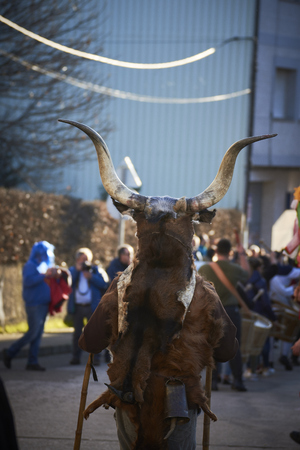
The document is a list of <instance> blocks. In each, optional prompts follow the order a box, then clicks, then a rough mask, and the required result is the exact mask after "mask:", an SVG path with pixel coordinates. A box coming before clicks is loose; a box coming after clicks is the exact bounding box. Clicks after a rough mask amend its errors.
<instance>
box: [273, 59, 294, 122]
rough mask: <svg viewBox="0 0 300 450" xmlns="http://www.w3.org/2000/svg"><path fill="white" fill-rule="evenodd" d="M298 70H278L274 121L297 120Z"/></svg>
mask: <svg viewBox="0 0 300 450" xmlns="http://www.w3.org/2000/svg"><path fill="white" fill-rule="evenodd" d="M295 96H296V70H293V69H283V68H279V67H278V68H277V69H276V75H275V89H274V105H273V118H274V119H285V120H294V119H295Z"/></svg>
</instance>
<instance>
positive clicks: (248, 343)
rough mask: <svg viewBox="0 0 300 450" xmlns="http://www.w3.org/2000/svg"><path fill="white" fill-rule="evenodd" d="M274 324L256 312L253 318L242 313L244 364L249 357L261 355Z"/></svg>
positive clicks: (252, 315) (252, 314)
mask: <svg viewBox="0 0 300 450" xmlns="http://www.w3.org/2000/svg"><path fill="white" fill-rule="evenodd" d="M271 328H272V322H270V320H268V319H267V318H266V317H263V316H261V315H260V314H257V313H255V312H252V313H251V316H247V315H245V314H243V313H242V333H241V344H240V348H241V353H242V359H243V362H246V361H247V360H248V358H249V356H251V355H253V356H258V355H260V353H261V351H262V349H263V346H264V344H265V342H266V339H267V337H268V336H269V334H270V331H271Z"/></svg>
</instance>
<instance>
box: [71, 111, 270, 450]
mask: <svg viewBox="0 0 300 450" xmlns="http://www.w3.org/2000/svg"><path fill="white" fill-rule="evenodd" d="M62 122H66V123H70V124H71V125H74V126H76V127H78V128H80V129H81V130H82V131H84V132H85V133H86V134H87V135H88V136H89V137H90V138H91V140H92V141H93V143H94V145H95V148H96V151H97V155H98V162H99V169H100V174H101V178H102V182H103V186H104V188H105V189H106V191H107V192H108V194H109V195H110V196H111V197H112V199H113V201H114V205H115V206H116V207H117V209H118V210H119V211H120V212H121V213H123V214H129V215H131V216H132V217H133V219H134V220H135V221H136V223H137V237H138V253H137V257H136V258H135V260H134V261H133V263H132V266H130V267H129V268H128V270H126V271H125V272H124V273H123V274H122V275H119V277H118V279H115V280H114V281H113V282H112V284H111V286H110V288H109V290H108V291H107V293H106V294H105V295H104V296H103V297H102V299H101V302H100V304H99V305H98V307H97V309H96V310H95V312H94V314H93V315H92V317H91V318H90V320H89V322H88V324H87V325H86V327H85V329H84V331H83V334H82V336H81V338H80V340H79V345H80V347H81V348H82V349H83V350H86V351H87V352H89V353H99V352H100V351H101V350H103V349H104V348H109V350H110V351H111V353H112V357H113V359H112V362H111V363H110V364H109V369H108V372H107V373H108V376H109V379H110V385H108V390H107V391H105V392H104V393H103V394H102V395H101V396H100V397H99V398H98V399H96V400H95V401H94V402H93V403H91V405H89V406H88V408H87V409H86V410H85V412H84V416H85V418H87V417H88V416H89V414H91V413H92V412H93V411H94V410H95V409H96V408H98V407H99V406H101V405H103V406H104V407H105V408H108V407H109V406H112V407H113V408H115V409H116V413H117V414H116V418H117V422H118V420H120V411H121V413H122V414H123V417H125V418H126V420H127V423H129V424H130V426H129V429H128V427H127V429H128V440H127V441H128V442H127V444H126V449H128V448H132V449H143V450H147V449H149V450H150V449H151V450H155V449H167V448H168V439H167V438H166V437H168V436H170V433H171V432H172V430H173V428H172V426H174V420H175V421H176V420H178V422H180V421H184V420H189V418H188V417H187V415H186V416H185V413H188V411H186V410H185V409H187V408H188V409H189V410H194V411H195V410H198V409H200V408H201V409H203V411H205V413H206V414H208V415H209V417H210V418H211V419H213V420H216V419H217V418H216V416H215V415H214V414H213V413H212V412H211V411H210V409H209V407H208V405H207V399H206V397H205V395H204V391H203V389H202V386H201V372H202V370H203V369H204V367H205V366H207V367H213V365H214V358H215V359H216V360H218V361H227V360H229V359H231V358H233V357H234V355H235V352H236V350H237V341H236V339H235V327H234V325H233V324H232V323H231V321H230V319H229V318H228V316H227V314H226V313H225V311H224V309H223V307H222V305H221V302H220V300H219V298H218V296H217V294H216V292H215V290H214V288H213V287H212V286H211V285H210V284H209V283H207V282H205V281H204V280H203V279H202V278H201V277H200V276H199V275H197V274H196V273H195V266H194V260H193V256H192V238H193V234H194V228H193V221H208V222H210V221H211V219H212V218H213V216H214V214H215V213H214V212H210V211H208V210H207V208H208V207H210V206H212V205H214V204H216V203H217V202H218V201H220V200H221V198H222V197H223V196H224V195H225V193H226V192H227V190H228V187H229V185H230V182H231V179H232V174H233V169H234V164H235V160H236V157H237V155H238V153H239V152H240V150H241V149H242V148H244V147H245V146H246V145H248V144H251V143H253V142H256V141H258V140H261V139H266V138H269V137H271V136H259V137H253V138H247V139H243V140H241V141H238V142H236V143H235V144H233V145H232V146H231V147H230V149H229V150H228V151H227V153H226V154H225V156H224V158H223V161H222V163H221V166H220V169H219V172H218V174H217V176H216V178H215V180H214V181H213V182H212V184H211V185H210V186H209V187H208V188H207V189H206V190H205V191H203V192H202V193H200V194H199V195H197V196H196V197H192V198H188V199H186V198H185V197H182V198H180V199H175V198H171V197H145V196H142V195H140V194H137V193H135V192H133V191H131V190H130V189H128V188H127V187H126V186H125V185H124V184H123V183H122V182H121V181H120V180H119V178H118V176H117V174H116V172H115V170H114V167H113V164H112V160H111V157H110V154H109V150H108V148H107V146H106V144H105V142H104V141H103V139H102V138H101V136H99V135H98V134H97V133H96V132H95V131H94V130H92V129H91V128H89V127H87V126H86V125H83V124H79V123H77V122H71V121H65V120H62ZM178 387H179V391H180V392H182V393H183V394H184V395H183V396H184V397H185V395H186V401H187V405H186V407H184V408H183V409H184V412H183V417H181V416H182V414H181V412H180V413H178V412H177V413H176V414H173V415H172V414H169V412H166V403H168V402H169V400H170V398H171V395H170V396H169V394H170V393H171V392H173V394H174V392H175V391H176V392H177V391H178V389H177V388H178ZM183 387H184V388H183ZM175 397H176V395H175ZM181 400H182V399H181ZM184 400H185V398H184ZM168 404H169V403H168ZM170 420H171V424H170ZM120 421H121V420H120ZM170 425H171V429H170ZM176 426H177V425H176ZM178 426H180V425H178ZM123 428H124V430H125V428H126V427H123ZM194 431H195V430H194ZM125 433H126V430H125ZM122 448H123V447H122Z"/></svg>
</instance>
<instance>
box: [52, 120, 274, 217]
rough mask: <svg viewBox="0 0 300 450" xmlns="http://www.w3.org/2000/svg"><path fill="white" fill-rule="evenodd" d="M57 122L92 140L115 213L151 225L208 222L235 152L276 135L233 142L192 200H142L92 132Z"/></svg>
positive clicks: (225, 188) (228, 177) (226, 181)
mask: <svg viewBox="0 0 300 450" xmlns="http://www.w3.org/2000/svg"><path fill="white" fill-rule="evenodd" d="M59 121H60V122H64V123H68V124H70V125H73V126H75V127H77V128H79V129H80V130H82V131H83V132H84V133H86V134H87V136H88V137H89V138H90V139H91V140H92V142H93V144H94V146H95V148H96V152H97V157H98V164H99V170H100V176H101V179H102V183H103V186H104V189H105V190H106V192H107V193H108V194H109V195H110V196H111V197H112V199H113V202H114V205H115V206H116V208H117V209H118V211H119V212H120V213H121V214H129V215H131V216H134V212H142V211H143V212H144V215H145V218H146V220H148V221H150V222H154V223H155V222H158V221H159V220H161V219H162V218H165V219H166V218H168V217H170V218H172V219H176V218H178V217H181V216H183V215H188V216H190V217H191V220H193V221H199V222H208V223H210V222H211V221H212V219H213V217H214V215H215V211H208V210H207V208H209V207H211V206H213V205H215V204H216V203H218V202H219V201H220V200H222V198H223V197H224V195H225V194H226V192H227V191H228V188H229V186H230V183H231V180H232V176H233V170H234V165H235V161H236V158H237V156H238V154H239V152H240V151H241V150H242V149H243V148H244V147H246V146H247V145H249V144H252V143H254V142H257V141H261V140H263V139H269V138H272V137H274V136H277V135H276V134H271V135H263V136H254V137H249V138H245V139H242V140H240V141H237V142H235V143H234V144H233V145H232V146H231V147H230V148H229V149H228V150H227V152H226V153H225V155H224V157H223V160H222V162H221V165H220V168H219V171H218V173H217V175H216V177H215V179H214V180H213V182H212V183H211V184H210V185H209V186H208V187H207V188H206V189H205V190H204V191H203V192H201V193H200V194H199V195H197V196H195V197H191V198H185V197H181V198H179V199H177V198H173V197H167V196H165V197H145V196H143V195H140V194H138V193H136V192H134V191H132V190H131V189H129V188H128V187H127V186H125V185H124V184H123V183H122V181H121V180H120V179H119V177H118V175H117V174H116V171H115V169H114V166H113V162H112V159H111V156H110V153H109V150H108V147H107V145H106V143H105V142H104V140H103V139H102V137H101V136H100V135H99V134H98V133H96V131H94V130H93V129H92V128H90V127H88V126H87V125H84V124H82V123H79V122H74V121H71V120H64V119H59Z"/></svg>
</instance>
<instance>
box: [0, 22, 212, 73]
mask: <svg viewBox="0 0 300 450" xmlns="http://www.w3.org/2000/svg"><path fill="white" fill-rule="evenodd" d="M0 21H1V22H3V23H5V24H6V25H8V26H9V27H11V28H14V29H15V30H17V31H19V32H20V33H23V34H24V35H25V36H28V37H30V38H32V39H35V40H36V41H38V42H41V43H42V44H45V45H48V46H49V47H52V48H55V49H56V50H60V51H62V52H65V53H69V54H71V55H74V56H79V57H80V58H86V59H91V60H92V61H98V62H101V63H104V64H110V65H112V66H118V67H125V68H128V69H169V68H171V67H178V66H183V65H185V64H190V63H192V62H195V61H199V60H200V59H203V58H206V57H207V56H209V55H212V54H213V53H215V51H216V49H215V48H214V47H212V48H209V49H208V50H205V51H204V52H201V53H197V55H194V56H190V57H188V58H184V59H180V60H177V61H170V62H165V63H157V64H143V63H132V62H126V61H117V60H115V59H111V58H106V57H104V56H99V55H93V54H92V53H86V52H82V51H80V50H75V49H73V48H70V47H66V46H65V45H61V44H57V43H56V42H53V41H50V40H49V39H46V38H44V37H42V36H39V35H38V34H35V33H32V32H31V31H29V30H26V28H23V27H20V26H19V25H17V24H16V23H14V22H12V21H11V20H8V19H6V18H5V17H3V16H1V15H0Z"/></svg>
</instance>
